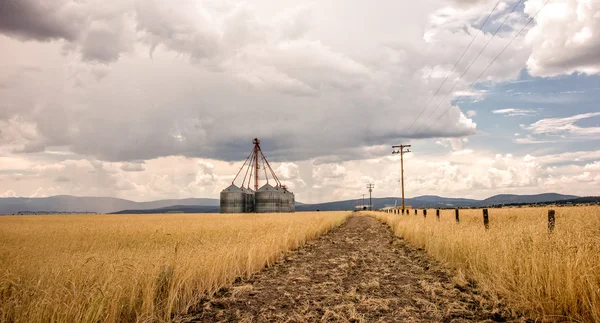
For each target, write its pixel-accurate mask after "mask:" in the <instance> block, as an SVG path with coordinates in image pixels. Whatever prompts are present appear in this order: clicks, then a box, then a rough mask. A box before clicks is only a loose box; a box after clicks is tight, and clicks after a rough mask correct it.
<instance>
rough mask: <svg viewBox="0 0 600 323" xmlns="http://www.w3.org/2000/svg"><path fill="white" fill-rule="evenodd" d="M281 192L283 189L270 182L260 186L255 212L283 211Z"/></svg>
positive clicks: (256, 195)
mask: <svg viewBox="0 0 600 323" xmlns="http://www.w3.org/2000/svg"><path fill="white" fill-rule="evenodd" d="M281 194H282V189H278V188H275V187H273V186H271V185H270V184H268V183H267V184H265V185H263V187H261V188H259V189H258V191H256V193H255V198H254V201H255V205H254V207H255V209H254V210H255V212H256V213H275V212H281Z"/></svg>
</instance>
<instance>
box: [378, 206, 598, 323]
mask: <svg viewBox="0 0 600 323" xmlns="http://www.w3.org/2000/svg"><path fill="white" fill-rule="evenodd" d="M555 209H556V229H555V231H554V233H552V234H549V233H548V226H547V210H548V209H547V208H503V209H489V212H490V213H489V216H490V229H489V230H488V231H486V230H485V229H484V227H483V217H482V211H481V210H461V211H460V220H461V222H460V224H456V222H455V219H454V210H441V219H440V221H438V220H437V219H436V216H435V210H428V212H427V218H424V217H423V213H422V211H421V210H419V212H418V215H414V212H413V211H411V213H410V215H408V216H407V215H394V214H387V213H379V212H369V215H372V216H374V217H376V218H378V219H380V220H382V221H384V222H386V223H388V224H389V225H390V226H391V227H392V229H393V230H394V232H395V233H396V234H397V235H399V236H401V237H403V238H405V239H406V240H407V241H409V242H410V243H412V244H414V245H416V246H419V247H422V248H424V249H425V250H426V251H427V252H428V253H429V254H430V255H432V256H433V257H435V258H437V259H439V260H441V261H443V262H446V263H448V264H449V265H451V266H453V267H455V268H457V269H458V274H459V275H458V276H461V275H466V277H467V278H469V279H474V280H475V281H477V282H478V284H479V285H480V286H481V287H483V288H484V289H486V290H488V291H491V292H493V293H495V294H497V295H500V296H502V297H503V298H504V299H505V300H506V301H507V302H508V303H509V305H510V306H512V307H513V308H515V309H518V310H521V311H523V312H524V313H527V314H528V315H531V316H532V317H534V318H537V319H542V320H551V321H553V320H567V321H583V322H600V207H569V208H566V207H559V208H555Z"/></svg>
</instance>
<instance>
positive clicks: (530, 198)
mask: <svg viewBox="0 0 600 323" xmlns="http://www.w3.org/2000/svg"><path fill="white" fill-rule="evenodd" d="M575 198H578V196H575V195H564V194H557V193H545V194H536V195H513V194H499V195H494V196H492V197H488V198H486V199H484V200H475V199H465V198H448V197H441V196H435V195H423V196H417V197H413V198H406V199H404V204H405V205H410V206H411V207H413V208H419V209H420V208H449V207H482V206H492V205H502V204H521V203H523V204H534V203H543V202H554V201H561V200H571V199H575ZM372 200H373V208H374V209H380V208H383V207H386V206H394V205H396V204H397V205H401V203H402V199H401V198H399V197H384V198H373V199H372ZM362 203H363V202H362V200H360V201H358V200H347V201H337V202H329V203H320V204H303V205H297V206H296V210H297V211H316V210H321V211H334V210H353V209H354V207H355V206H356V205H357V204H362ZM364 203H365V204H368V203H369V201H368V199H365V202H364Z"/></svg>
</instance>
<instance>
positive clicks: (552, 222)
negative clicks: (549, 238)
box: [548, 210, 556, 233]
mask: <svg viewBox="0 0 600 323" xmlns="http://www.w3.org/2000/svg"><path fill="white" fill-rule="evenodd" d="M555 224H556V218H555V212H554V210H548V231H549V232H550V233H552V232H554V225H555Z"/></svg>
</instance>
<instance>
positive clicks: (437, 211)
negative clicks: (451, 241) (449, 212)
mask: <svg viewBox="0 0 600 323" xmlns="http://www.w3.org/2000/svg"><path fill="white" fill-rule="evenodd" d="M435 216H436V217H437V220H438V221H439V220H440V209H437V210H435Z"/></svg>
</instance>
